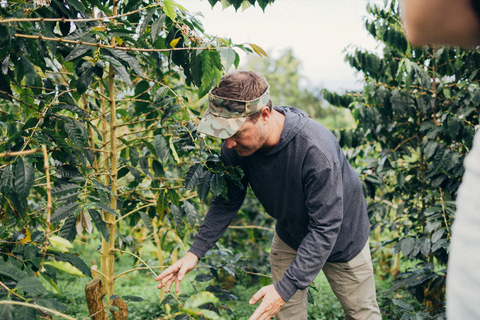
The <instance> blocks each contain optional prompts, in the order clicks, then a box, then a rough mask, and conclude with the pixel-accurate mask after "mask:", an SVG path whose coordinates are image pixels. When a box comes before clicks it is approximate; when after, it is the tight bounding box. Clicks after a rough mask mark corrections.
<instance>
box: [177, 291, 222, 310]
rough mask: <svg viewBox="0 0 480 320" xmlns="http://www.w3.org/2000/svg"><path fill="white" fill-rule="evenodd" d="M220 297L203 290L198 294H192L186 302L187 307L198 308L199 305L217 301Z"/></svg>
mask: <svg viewBox="0 0 480 320" xmlns="http://www.w3.org/2000/svg"><path fill="white" fill-rule="evenodd" d="M217 302H218V298H217V297H215V295H214V294H213V293H211V292H205V291H202V292H200V293H198V294H195V295H193V296H191V297H190V298H189V299H188V300H187V301H186V302H185V308H189V309H191V308H198V307H199V306H201V305H203V304H206V303H217Z"/></svg>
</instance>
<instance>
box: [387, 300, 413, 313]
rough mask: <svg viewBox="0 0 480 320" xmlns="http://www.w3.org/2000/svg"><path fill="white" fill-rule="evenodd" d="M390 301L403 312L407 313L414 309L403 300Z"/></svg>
mask: <svg viewBox="0 0 480 320" xmlns="http://www.w3.org/2000/svg"><path fill="white" fill-rule="evenodd" d="M392 301H393V303H394V304H395V305H397V306H399V307H400V308H402V309H403V310H407V311H413V310H414V308H413V306H412V305H411V304H409V303H406V302H405V301H403V300H398V299H393V300H392Z"/></svg>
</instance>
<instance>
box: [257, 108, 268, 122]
mask: <svg viewBox="0 0 480 320" xmlns="http://www.w3.org/2000/svg"><path fill="white" fill-rule="evenodd" d="M260 112H261V115H260V117H261V120H262V121H263V123H266V122H267V121H268V119H269V118H270V116H271V112H270V108H269V107H263V108H262V110H260Z"/></svg>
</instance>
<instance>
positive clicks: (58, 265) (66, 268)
mask: <svg viewBox="0 0 480 320" xmlns="http://www.w3.org/2000/svg"><path fill="white" fill-rule="evenodd" d="M44 264H45V265H48V266H52V267H54V268H55V269H58V270H60V271H63V272H65V273H68V274H71V275H73V276H80V277H83V273H82V272H81V271H80V270H78V269H77V268H76V267H74V266H72V265H71V264H70V263H68V262H64V261H47V262H45V263H44Z"/></svg>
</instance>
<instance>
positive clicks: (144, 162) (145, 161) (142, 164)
mask: <svg viewBox="0 0 480 320" xmlns="http://www.w3.org/2000/svg"><path fill="white" fill-rule="evenodd" d="M140 167H142V170H143V172H144V173H145V175H147V176H149V177H151V178H153V176H152V174H151V173H150V168H149V163H148V158H147V157H141V158H140Z"/></svg>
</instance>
